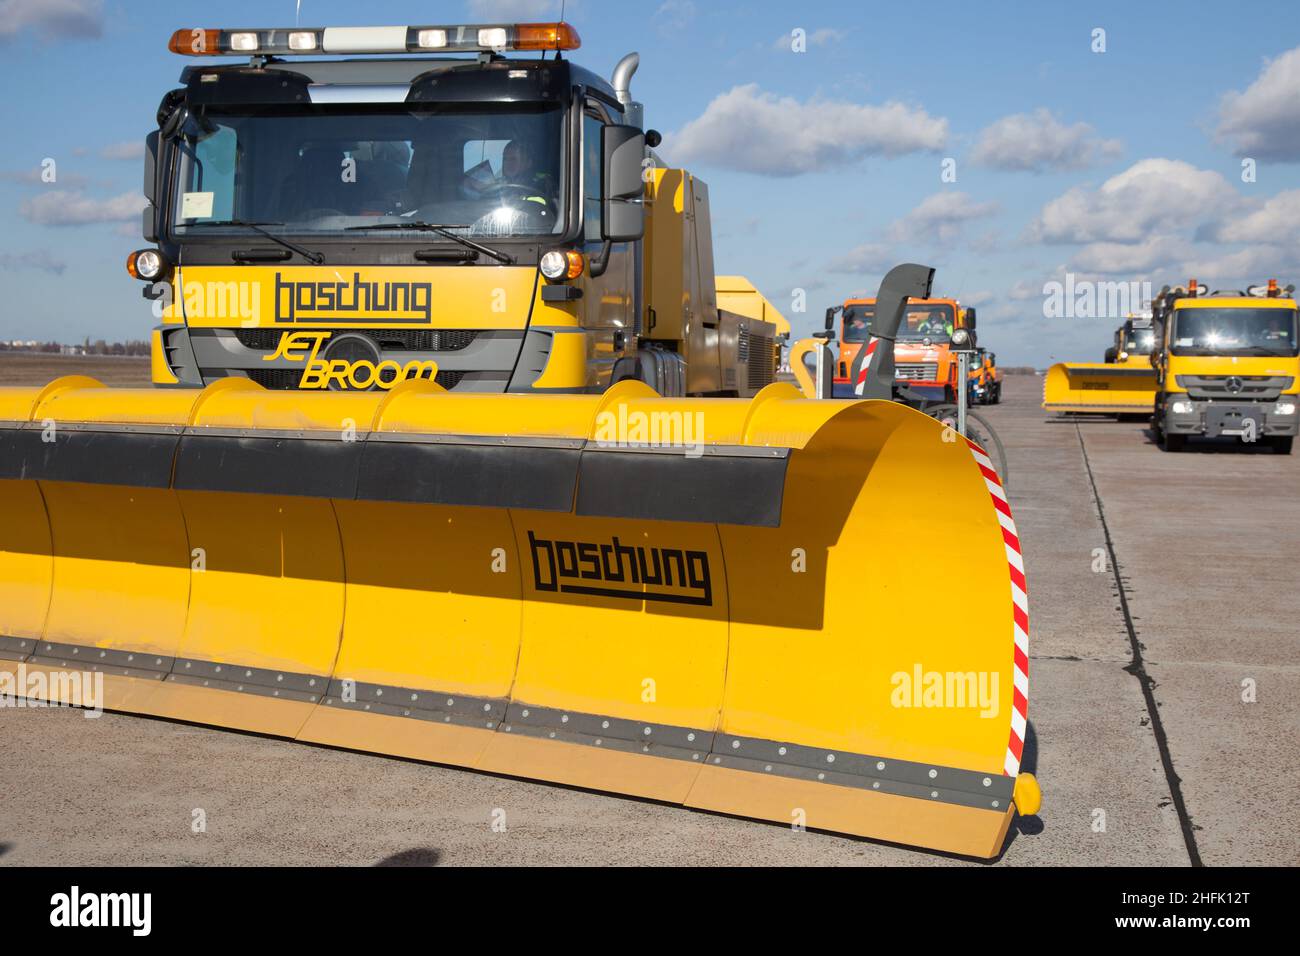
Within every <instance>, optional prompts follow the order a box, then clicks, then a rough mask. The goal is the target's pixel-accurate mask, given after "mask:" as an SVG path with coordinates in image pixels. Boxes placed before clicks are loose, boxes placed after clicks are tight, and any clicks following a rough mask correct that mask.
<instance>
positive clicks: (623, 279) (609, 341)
mask: <svg viewBox="0 0 1300 956" xmlns="http://www.w3.org/2000/svg"><path fill="white" fill-rule="evenodd" d="M613 122H614V118H613V116H612V115H611V112H610V110H609V109H608V108H607V107H606V105H605V104H604V103H601V102H600V101H599V100H596V99H593V98H590V97H589V98H588V99H587V100H586V104H585V107H584V109H583V116H582V200H583V202H582V208H583V237H582V243H583V245H582V252H583V255H585V256H586V257H587V261H588V263H590V262H591V261H592V260H593V259H595V258H599V256H600V253H601V248H602V246H603V245H604V240H603V238H602V236H601V231H600V210H601V195H600V190H601V161H602V154H601V135H600V131H601V129H602V128H603V127H604V126H607V125H612V123H613ZM638 250H639V244H638V243H632V242H616V243H614V245H613V246H612V248H611V249H610V254H609V263H608V265H607V266H606V268H605V271H604V273H602V274H601V275H599V276H596V277H595V278H592V277H591V276H590V274H589V275H588V276H587V279H586V288H585V291H584V297H585V299H586V301H585V303H584V308H583V309H582V315H583V316H584V318H583V324H584V326H585V327H586V329H587V330H588V335H587V360H588V369H589V375H588V384H589V385H594V386H595V388H596V390H598V391H600V390H603V389H604V388H606V387H607V386H608V385H609V383H610V376H611V373H612V372H613V369H614V363H615V362H616V361H617V360H618V359H619V358H620V357H621V356H623V355H625V354H629V353H631V352H632V351H633V350H634V349H635V346H636V328H635V324H636V309H635V301H636V295H635V277H636V268H635V265H636V263H635V257H636V254H637V252H638Z"/></svg>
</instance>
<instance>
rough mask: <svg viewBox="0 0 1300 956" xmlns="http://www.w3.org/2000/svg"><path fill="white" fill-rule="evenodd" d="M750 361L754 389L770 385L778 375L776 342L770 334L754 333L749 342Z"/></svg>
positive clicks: (750, 376)
mask: <svg viewBox="0 0 1300 956" xmlns="http://www.w3.org/2000/svg"><path fill="white" fill-rule="evenodd" d="M747 346H748V347H747V349H746V351H747V353H748V354H747V356H746V357H747V359H748V361H749V387H750V388H752V389H759V388H762V387H763V386H764V385H770V384H771V383H772V379H773V377H774V376H775V375H776V355H775V343H774V342H773V339H772V337H771V336H770V335H759V334H758V333H757V332H756V333H754V334H753V336H752V339H751V340H750V341H749V342H748V343H747Z"/></svg>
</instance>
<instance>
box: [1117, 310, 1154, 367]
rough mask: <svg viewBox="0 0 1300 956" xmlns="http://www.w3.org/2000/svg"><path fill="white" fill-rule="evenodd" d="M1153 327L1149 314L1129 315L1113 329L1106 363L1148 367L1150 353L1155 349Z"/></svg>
mask: <svg viewBox="0 0 1300 956" xmlns="http://www.w3.org/2000/svg"><path fill="white" fill-rule="evenodd" d="M1155 347H1156V339H1155V327H1154V324H1153V320H1152V317H1151V316H1150V315H1145V316H1138V315H1130V316H1128V317H1126V318H1125V319H1124V324H1123V325H1121V326H1120V327H1119V328H1117V329H1116V330H1115V341H1114V343H1113V344H1112V345H1111V346H1110V348H1108V349H1106V355H1105V359H1106V363H1107V364H1109V365H1126V366H1127V365H1131V366H1134V367H1139V366H1141V367H1150V365H1151V354H1152V352H1153V351H1155Z"/></svg>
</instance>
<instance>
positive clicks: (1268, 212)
mask: <svg viewBox="0 0 1300 956" xmlns="http://www.w3.org/2000/svg"><path fill="white" fill-rule="evenodd" d="M1206 237H1207V238H1212V239H1214V240H1216V241H1218V242H1263V243H1291V244H1296V243H1300V189H1291V190H1287V191H1286V192H1280V193H1277V194H1276V195H1274V196H1271V197H1269V198H1268V199H1266V200H1265V201H1264V202H1263V204H1262V205H1260V206H1258V207H1257V208H1256V209H1254V210H1253V211H1252V212H1248V213H1245V214H1244V215H1237V216H1233V217H1231V218H1227V219H1224V220H1223V221H1221V222H1218V223H1215V224H1214V226H1213V227H1211V228H1210V229H1208V230H1207V231H1206Z"/></svg>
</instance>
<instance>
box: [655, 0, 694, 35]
mask: <svg viewBox="0 0 1300 956" xmlns="http://www.w3.org/2000/svg"><path fill="white" fill-rule="evenodd" d="M694 19H695V4H694V3H692V2H691V0H664V2H663V3H661V4H659V9H657V10H655V14H654V24H655V29H656V30H658V31H659V32H660V33H662V34H664V35H665V36H672V35H673V34H674V33H680V32H681V31H682V30H685V29H686V28H687V27H688V26H690V25H691V23H692V21H694Z"/></svg>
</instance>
